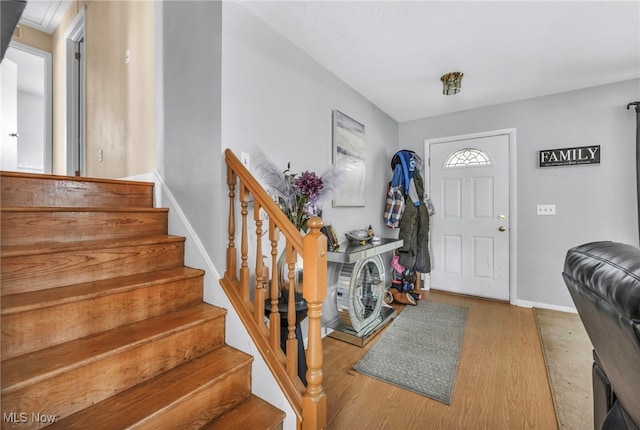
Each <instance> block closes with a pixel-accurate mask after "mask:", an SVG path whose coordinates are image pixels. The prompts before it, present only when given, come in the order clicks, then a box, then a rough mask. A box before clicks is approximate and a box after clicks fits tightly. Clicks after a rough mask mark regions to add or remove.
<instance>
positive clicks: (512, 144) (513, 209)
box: [422, 128, 518, 305]
mask: <svg viewBox="0 0 640 430" xmlns="http://www.w3.org/2000/svg"><path fill="white" fill-rule="evenodd" d="M501 135H507V136H509V213H510V214H511V220H510V231H509V302H510V303H511V304H512V305H516V304H517V303H518V288H517V280H518V276H517V268H518V264H517V262H518V248H517V245H518V241H517V236H518V224H517V222H518V214H517V208H518V205H517V203H518V187H517V177H518V175H517V164H516V147H517V146H516V129H515V128H506V129H501V130H493V131H484V132H480V133H471V134H462V135H458V136H447V137H438V138H435V139H425V141H424V160H425V163H424V164H425V165H424V168H425V169H428V168H430V166H429V165H428V164H429V163H428V160H429V146H430V145H431V144H435V143H446V142H452V141H459V140H468V139H478V138H482V137H491V136H501ZM422 173H423V176H424V181H425V182H426V183H427V184H428V186H427V187H426V189H428V194H429V196H431V194H432V193H431V181H429V176H428V175H427V172H426V170H425V171H424V172H422ZM436 210H438V209H437V208H436ZM429 243H431V241H429ZM430 252H431V249H430ZM424 288H425V289H427V290H428V289H431V277H430V276H427V277H426V279H425V283H424Z"/></svg>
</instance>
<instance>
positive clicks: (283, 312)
mask: <svg viewBox="0 0 640 430" xmlns="http://www.w3.org/2000/svg"><path fill="white" fill-rule="evenodd" d="M307 311H308V308H307V302H306V301H304V300H303V301H302V302H298V303H296V315H295V323H294V324H295V327H296V330H295V334H296V339H297V340H298V376H299V377H300V380H301V381H302V383H303V384H304V385H305V387H306V386H307V354H306V352H305V350H304V338H303V337H302V329H301V328H300V323H301V322H302V321H303V320H304V319H305V318H306V317H307ZM278 313H280V347H281V348H282V350H283V351H284V353H285V354H286V353H287V336H288V335H289V319H288V317H289V305H288V304H287V303H286V302H285V301H284V300H282V297H280V299H278ZM264 314H265V316H267V317H269V315H271V299H266V300H265V301H264Z"/></svg>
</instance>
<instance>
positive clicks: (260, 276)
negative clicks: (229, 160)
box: [253, 202, 267, 324]
mask: <svg viewBox="0 0 640 430" xmlns="http://www.w3.org/2000/svg"><path fill="white" fill-rule="evenodd" d="M260 212H261V207H260V204H259V203H258V202H255V203H254V205H253V219H254V221H255V222H256V273H255V280H256V285H255V290H254V293H253V317H254V318H255V320H256V323H258V324H263V323H264V299H265V295H266V292H265V290H264V284H265V283H266V282H267V280H266V279H264V270H263V267H264V262H263V261H262V257H263V255H262V218H261V217H260Z"/></svg>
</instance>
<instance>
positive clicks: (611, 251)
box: [562, 242, 640, 430]
mask: <svg viewBox="0 0 640 430" xmlns="http://www.w3.org/2000/svg"><path fill="white" fill-rule="evenodd" d="M562 276H563V277H564V281H565V283H566V285H567V288H568V289H569V292H570V293H571V297H572V298H573V302H574V303H575V305H576V309H577V310H578V314H579V315H580V318H581V319H582V323H583V324H584V327H585V329H586V331H587V334H588V335H589V338H590V339H591V343H592V344H593V348H594V351H593V356H594V362H593V407H594V429H596V430H613V429H615V430H638V427H640V248H638V247H635V246H631V245H626V244H622V243H616V242H594V243H588V244H585V245H581V246H577V247H575V248H572V249H570V250H569V251H568V252H567V256H566V259H565V264H564V271H563V273H562Z"/></svg>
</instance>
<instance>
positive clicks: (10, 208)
mask: <svg viewBox="0 0 640 430" xmlns="http://www.w3.org/2000/svg"><path fill="white" fill-rule="evenodd" d="M1 210H2V212H7V213H11V212H169V208H148V207H113V206H3V207H2V208H1Z"/></svg>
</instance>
